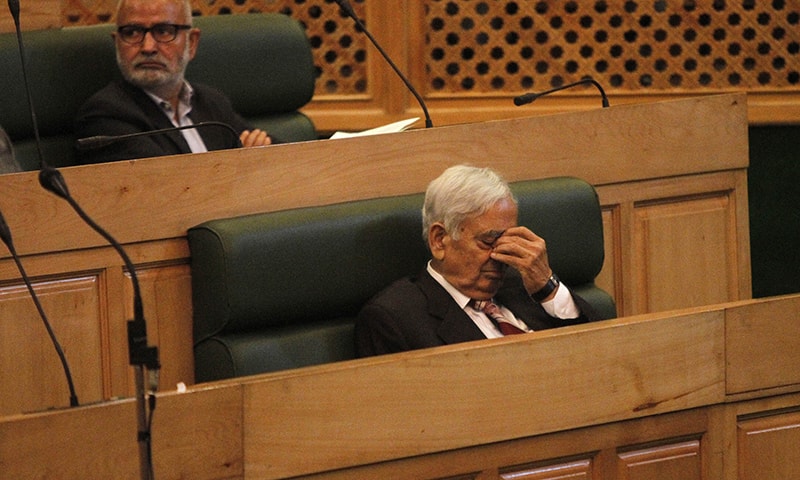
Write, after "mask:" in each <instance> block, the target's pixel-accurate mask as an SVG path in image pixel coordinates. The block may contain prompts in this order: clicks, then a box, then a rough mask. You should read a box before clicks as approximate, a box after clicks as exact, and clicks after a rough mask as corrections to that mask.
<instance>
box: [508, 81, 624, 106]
mask: <svg viewBox="0 0 800 480" xmlns="http://www.w3.org/2000/svg"><path fill="white" fill-rule="evenodd" d="M589 84H592V85H594V86H595V87H597V89H598V90H599V91H600V96H601V97H602V101H603V108H608V97H607V96H606V92H605V90H603V87H602V86H601V85H600V83H598V82H597V80H595V79H593V78H592V77H589V76H586V77H583V78H582V79H580V80H578V81H577V82H573V83H568V84H566V85H561V86H560V87H555V88H551V89H550V90H545V91H543V92H539V93H525V94H523V95H520V96H518V97H514V105H516V106H518V107H519V106H521V105H527V104H529V103H531V102H533V101H534V100H536V99H537V98H539V97H544V96H545V95H550V94H551V93H555V92H560V91H561V90H566V89H568V88H572V87H575V86H578V85H589Z"/></svg>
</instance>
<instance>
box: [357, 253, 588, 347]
mask: <svg viewBox="0 0 800 480" xmlns="http://www.w3.org/2000/svg"><path fill="white" fill-rule="evenodd" d="M572 297H573V299H574V300H575V302H576V304H577V306H578V307H579V308H580V309H581V312H582V315H581V316H580V317H579V318H577V319H572V320H563V319H558V318H553V317H551V316H550V315H548V314H547V312H546V311H545V310H544V308H542V306H541V305H540V304H539V303H537V302H535V301H533V300H532V299H531V298H530V296H529V295H528V294H527V292H526V291H525V288H524V287H523V285H522V279H521V278H520V276H519V274H518V273H517V272H516V271H515V270H513V269H510V268H509V269H508V274H507V275H506V279H505V280H504V282H503V286H502V287H501V288H500V290H499V291H498V292H497V295H495V300H496V301H497V302H498V303H500V304H502V305H503V306H505V307H507V308H508V309H509V310H511V311H512V312H513V313H514V315H516V316H517V318H519V319H520V320H522V321H524V322H525V323H526V324H527V325H528V326H529V327H530V328H531V329H533V330H544V329H548V328H554V327H560V326H564V325H574V324H578V323H585V322H590V321H594V320H597V319H599V316H598V315H597V314H596V313H595V312H594V310H593V309H592V307H591V306H590V305H589V304H588V303H587V302H586V301H585V300H583V299H582V298H580V297H579V296H578V295H575V294H573V295H572ZM355 338H356V354H357V355H358V356H360V357H365V356H370V355H381V354H385V353H394V352H402V351H406V350H415V349H419V348H428V347H435V346H439V345H449V344H452V343H460V342H469V341H472V340H481V339H485V338H486V337H485V336H484V334H483V332H481V330H480V329H479V328H478V326H477V325H475V322H473V321H472V319H471V318H470V317H469V316H468V315H467V314H466V313H465V312H464V310H462V309H461V308H460V307H459V306H458V304H456V302H455V300H453V297H451V296H450V294H449V293H447V290H445V289H444V287H442V286H441V285H440V284H439V283H438V282H437V281H436V280H434V279H433V277H431V276H430V274H429V273H428V272H427V270H423V272H422V273H421V274H420V275H418V276H416V277H409V278H404V279H402V280H398V281H397V282H395V283H393V284H392V285H390V286H389V287H387V288H386V289H385V290H383V291H382V292H380V293H379V294H378V295H376V296H375V297H373V298H372V299H371V300H370V301H369V302H368V303H367V304H366V305H364V307H363V308H362V309H361V312H359V315H358V319H357V320H356V335H355Z"/></svg>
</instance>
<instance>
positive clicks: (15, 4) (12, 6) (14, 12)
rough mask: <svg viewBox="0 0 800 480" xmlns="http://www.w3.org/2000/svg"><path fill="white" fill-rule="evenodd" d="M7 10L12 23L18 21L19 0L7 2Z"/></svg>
mask: <svg viewBox="0 0 800 480" xmlns="http://www.w3.org/2000/svg"><path fill="white" fill-rule="evenodd" d="M8 10H9V11H10V12H11V17H12V18H13V19H14V21H15V22H17V21H19V0H8Z"/></svg>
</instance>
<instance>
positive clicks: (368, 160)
mask: <svg viewBox="0 0 800 480" xmlns="http://www.w3.org/2000/svg"><path fill="white" fill-rule="evenodd" d="M457 163H471V164H474V165H487V166H492V167H494V168H496V169H497V170H499V171H500V172H501V173H502V174H503V175H504V176H505V177H506V178H507V179H508V180H510V181H516V180H524V179H532V178H543V177H550V176H559V175H571V176H577V177H581V178H584V179H586V180H587V181H589V182H590V183H592V184H593V185H595V187H596V188H597V191H598V194H599V196H600V201H601V203H602V205H603V208H604V223H605V237H606V262H605V266H604V269H603V271H602V272H601V275H600V277H599V279H598V283H599V284H600V285H601V286H602V287H603V288H605V289H606V290H607V291H609V292H610V293H611V294H612V295H613V296H614V298H615V299H616V301H617V305H618V311H619V313H620V315H633V314H640V313H647V312H658V311H664V310H670V309H676V308H683V307H691V306H701V305H709V304H717V303H721V302H728V301H735V300H741V299H747V298H750V296H751V294H750V261H749V230H748V210H747V174H746V169H747V165H748V149H747V106H746V98H745V96H744V95H741V94H733V95H719V96H709V97H703V98H695V99H689V100H681V101H673V102H663V103H652V104H641V105H624V106H619V107H612V108H607V109H597V110H594V111H589V112H582V113H568V114H561V115H552V116H546V117H533V118H520V119H512V120H505V121H496V122H486V123H477V124H466V125H456V126H449V127H441V128H433V129H426V130H416V131H410V132H404V133H399V134H391V135H381V136H373V137H363V138H354V139H348V140H336V141H316V142H307V143H298V144H291V145H279V146H273V147H266V148H260V149H246V150H237V151H223V152H211V153H207V154H198V155H183V156H175V157H164V158H152V159H143V160H138V161H129V162H116V163H112V164H103V165H93V166H86V167H73V168H67V169H64V170H63V174H64V177H65V179H66V181H67V183H68V185H69V187H70V190H71V192H72V195H73V196H74V197H75V198H76V199H77V200H78V202H80V203H81V204H82V205H83V207H84V208H85V209H86V210H87V212H88V213H89V214H90V215H91V216H92V217H93V218H94V219H95V220H96V221H97V222H98V223H99V224H100V225H102V226H103V227H104V228H106V229H107V230H108V231H109V232H111V234H112V235H114V236H115V237H116V238H117V239H118V240H119V241H120V242H121V243H123V244H124V245H125V248H126V250H127V252H128V254H129V255H130V257H131V258H132V260H133V262H134V263H135V264H136V266H137V272H138V275H139V279H140V283H141V285H142V293H143V300H144V306H145V315H146V318H147V321H148V330H149V332H148V333H149V335H150V342H151V343H153V344H157V345H158V346H159V347H160V353H161V361H162V364H163V369H162V385H163V386H164V388H166V389H170V388H172V387H173V386H174V385H175V384H176V383H177V382H186V383H188V384H191V383H193V361H192V358H193V357H192V345H191V329H192V311H191V310H192V307H191V282H190V280H191V276H190V275H191V272H190V268H189V251H188V247H187V244H186V239H185V235H186V230H187V228H189V227H191V226H193V225H196V224H198V223H200V222H203V221H205V220H208V219H212V218H219V217H224V216H233V215H240V214H247V213H254V212H263V211H273V210H281V209H287V208H294V207H301V206H309V205H325V204H331V203H336V202H343V201H348V200H356V199H364V198H372V197H382V196H391V195H400V194H405V193H412V192H420V191H423V190H424V189H425V188H426V186H427V184H428V182H429V181H430V180H432V179H433V178H435V177H436V176H438V175H439V174H440V173H441V172H442V171H443V170H444V169H445V168H446V167H448V166H450V165H453V164H457ZM0 191H2V192H3V194H2V196H0V210H2V212H3V214H4V215H5V217H6V220H7V222H8V224H9V226H10V227H11V229H12V231H13V234H14V239H15V244H16V246H17V249H18V251H19V252H20V253H21V254H22V255H23V256H24V258H23V262H24V265H25V267H26V269H27V270H28V273H29V274H30V276H31V277H33V279H34V281H35V283H36V287H37V290H38V291H39V295H40V297H41V298H42V302H43V304H44V307H45V310H46V311H47V312H48V313H49V316H50V317H51V318H50V320H51V322H52V323H53V328H54V329H55V331H56V334H57V335H58V337H59V339H60V340H61V343H62V344H63V345H64V349H65V351H66V355H67V357H68V360H69V361H70V363H71V364H72V365H73V370H74V371H73V375H74V376H75V382H76V389H77V391H78V392H77V393H78V397H79V400H80V401H81V402H94V401H99V400H102V399H111V398H114V397H125V396H130V395H132V394H133V392H134V387H133V380H132V375H131V368H130V367H129V365H128V355H127V334H126V322H127V320H128V319H129V318H130V315H131V311H132V308H131V300H130V299H131V286H130V281H129V276H128V274H127V273H126V272H125V271H124V268H123V265H122V261H121V260H120V259H119V257H118V256H117V254H116V253H115V252H114V251H113V250H112V249H111V248H109V247H107V246H106V244H105V242H104V241H103V239H102V238H101V237H100V236H98V235H97V234H96V233H94V231H92V230H90V229H89V227H87V226H86V225H84V223H83V222H82V221H81V220H80V219H79V218H78V217H77V215H76V214H75V213H74V212H73V211H72V210H71V208H70V207H69V205H67V204H66V202H64V201H62V200H60V199H58V198H56V197H55V196H53V195H52V194H50V193H48V192H46V191H44V190H43V189H42V188H41V187H39V185H38V181H37V175H36V173H35V172H31V173H22V174H14V175H5V176H2V177H0ZM0 255H2V256H3V257H2V258H0V318H1V319H2V321H1V322H0V385H4V386H5V385H15V386H16V387H17V388H16V389H14V390H10V389H6V388H4V389H3V392H2V394H0V415H9V414H16V413H20V412H24V411H34V410H40V409H44V408H49V407H53V406H65V405H66V404H67V398H68V394H67V389H66V384H65V382H64V379H63V373H62V371H61V366H60V364H59V362H58V360H57V358H56V356H55V354H54V353H52V352H53V349H52V346H51V345H50V344H49V339H48V338H47V336H46V334H45V333H44V329H43V328H42V326H41V322H40V320H39V319H38V316H37V314H36V311H35V309H34V307H33V305H32V303H31V301H30V298H29V296H28V293H27V291H26V290H25V289H24V287H23V286H22V283H21V281H20V278H19V274H18V272H17V270H16V267H15V265H14V263H13V262H12V260H11V259H10V258H8V255H7V253H6V252H5V249H3V252H2V253H0Z"/></svg>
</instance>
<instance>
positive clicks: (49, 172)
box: [39, 165, 70, 200]
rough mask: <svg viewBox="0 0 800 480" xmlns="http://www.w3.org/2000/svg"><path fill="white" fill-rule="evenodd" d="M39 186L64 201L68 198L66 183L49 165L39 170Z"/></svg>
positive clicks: (59, 173)
mask: <svg viewBox="0 0 800 480" xmlns="http://www.w3.org/2000/svg"><path fill="white" fill-rule="evenodd" d="M39 185H41V186H42V187H44V189H45V190H47V191H49V192H52V193H54V194H56V195H58V196H59V197H61V198H63V199H65V200H69V198H70V195H69V189H68V188H67V182H66V181H65V180H64V177H63V176H62V175H61V172H59V171H58V170H56V169H55V168H53V167H51V166H50V165H45V166H43V167H42V169H41V170H39Z"/></svg>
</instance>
